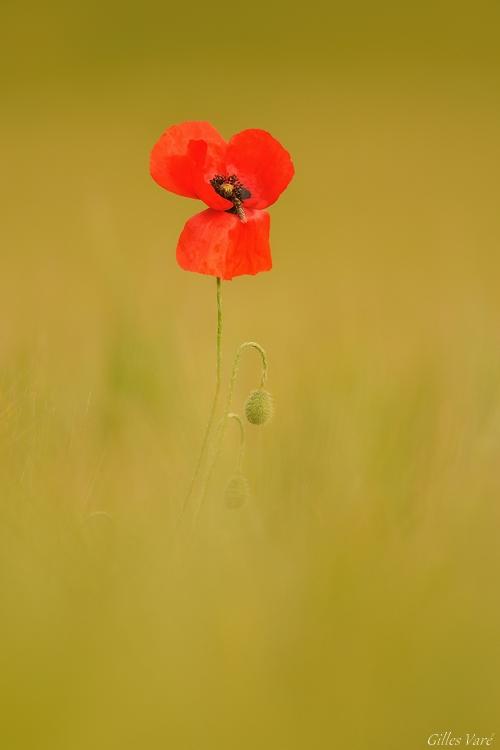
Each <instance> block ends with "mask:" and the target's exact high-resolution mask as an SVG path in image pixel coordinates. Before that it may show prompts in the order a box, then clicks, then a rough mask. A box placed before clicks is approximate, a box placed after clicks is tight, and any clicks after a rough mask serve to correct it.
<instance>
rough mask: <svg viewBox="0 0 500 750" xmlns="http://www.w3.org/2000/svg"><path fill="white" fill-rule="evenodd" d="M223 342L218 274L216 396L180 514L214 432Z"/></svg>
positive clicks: (190, 492)
mask: <svg viewBox="0 0 500 750" xmlns="http://www.w3.org/2000/svg"><path fill="white" fill-rule="evenodd" d="M221 343H222V280H221V278H220V277H219V276H217V344H216V372H215V392H214V397H213V401H212V407H211V409H210V416H209V418H208V422H207V426H206V428H205V434H204V436H203V442H202V444H201V450H200V454H199V456H198V461H197V463H196V468H195V470H194V474H193V476H192V478H191V482H190V485H189V489H188V492H187V495H186V497H185V498H184V503H183V505H182V509H181V514H180V515H183V513H184V512H185V510H186V508H187V506H188V503H189V500H190V499H191V496H192V494H193V490H194V488H195V485H196V482H197V481H198V477H199V475H200V471H201V467H202V465H203V459H204V458H205V453H206V451H207V446H208V441H209V438H210V433H211V432H212V427H213V424H214V419H215V415H216V413H217V407H218V405H219V396H220V386H221V369H222V348H221Z"/></svg>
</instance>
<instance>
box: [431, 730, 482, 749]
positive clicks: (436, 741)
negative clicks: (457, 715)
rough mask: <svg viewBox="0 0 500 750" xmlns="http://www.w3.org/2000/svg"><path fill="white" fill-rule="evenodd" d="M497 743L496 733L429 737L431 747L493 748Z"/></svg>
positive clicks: (440, 734)
mask: <svg viewBox="0 0 500 750" xmlns="http://www.w3.org/2000/svg"><path fill="white" fill-rule="evenodd" d="M494 742H495V732H493V733H492V734H490V735H478V734H476V733H475V732H467V733H466V734H464V735H454V734H453V732H434V733H433V734H431V735H429V737H428V739H427V744H428V745H430V747H459V745H462V746H463V747H492V746H493V743H494Z"/></svg>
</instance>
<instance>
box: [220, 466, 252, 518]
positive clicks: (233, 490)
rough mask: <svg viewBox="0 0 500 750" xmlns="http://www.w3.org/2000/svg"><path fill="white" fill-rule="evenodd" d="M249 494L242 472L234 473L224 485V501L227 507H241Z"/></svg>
mask: <svg viewBox="0 0 500 750" xmlns="http://www.w3.org/2000/svg"><path fill="white" fill-rule="evenodd" d="M249 496H250V487H249V486H248V481H247V479H246V477H244V476H243V474H235V475H234V476H233V477H231V479H230V480H229V482H228V483H227V486H226V492H225V495H224V497H225V501H226V507H227V508H231V509H234V508H241V506H242V505H243V504H244V502H245V501H246V500H248V498H249Z"/></svg>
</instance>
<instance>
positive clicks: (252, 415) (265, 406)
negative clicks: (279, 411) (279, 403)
mask: <svg viewBox="0 0 500 750" xmlns="http://www.w3.org/2000/svg"><path fill="white" fill-rule="evenodd" d="M245 414H246V418H247V419H248V421H249V422H250V423H251V424H266V422H269V420H270V419H271V418H272V416H273V414H274V403H273V397H272V396H271V394H270V393H269V392H268V391H264V390H263V389H262V388H259V389H258V390H256V391H252V392H251V394H250V395H249V397H248V398H247V400H246V404H245Z"/></svg>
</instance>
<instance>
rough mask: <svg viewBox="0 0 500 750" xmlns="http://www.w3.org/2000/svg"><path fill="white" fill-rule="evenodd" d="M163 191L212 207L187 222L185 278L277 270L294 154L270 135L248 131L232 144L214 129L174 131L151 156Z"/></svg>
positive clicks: (182, 252)
mask: <svg viewBox="0 0 500 750" xmlns="http://www.w3.org/2000/svg"><path fill="white" fill-rule="evenodd" d="M150 169H151V176H152V177H153V179H154V180H156V182H157V183H158V184H159V185H161V187H163V188H165V189H166V190H170V192H172V193H177V194H178V195H184V196H186V197H188V198H199V199H200V200H202V201H204V203H206V205H207V206H208V208H207V209H206V210H205V211H202V212H201V213H199V214H196V215H195V216H193V217H192V218H191V219H189V220H188V221H187V223H186V225H185V227H184V229H183V230H182V233H181V236H180V237H179V242H178V244H177V261H178V263H179V265H180V266H181V268H184V269H185V270H186V271H196V272H197V273H205V274H209V275H210V276H220V277H221V278H222V279H232V278H233V277H234V276H240V275H241V274H246V273H248V274H256V273H259V271H268V270H269V269H270V268H271V265H272V262H271V250H270V247H269V224H270V217H269V214H268V213H267V211H264V210H263V209H265V208H267V207H268V206H270V205H271V204H272V203H274V202H275V201H276V200H277V199H278V197H279V196H280V194H281V193H282V192H283V190H284V189H285V188H286V186H287V185H288V183H289V182H290V180H291V179H292V177H293V174H294V169H293V164H292V161H291V159H290V154H289V153H288V151H286V150H285V149H284V148H283V146H282V145H281V144H280V143H278V141H277V140H275V139H274V138H273V137H272V135H270V134H269V133H267V132H266V131H265V130H255V129H252V130H243V131H242V132H241V133H237V134H236V135H234V136H233V137H232V138H231V140H230V141H229V142H226V141H225V140H224V139H223V138H222V136H221V135H219V133H218V132H217V130H216V129H215V128H214V127H212V125H210V123H208V122H184V123H182V124H181V125H172V127H170V128H168V129H167V130H166V131H165V132H164V133H163V135H162V136H161V138H160V139H159V141H158V142H157V143H156V144H155V146H154V148H153V150H152V152H151V165H150Z"/></svg>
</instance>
